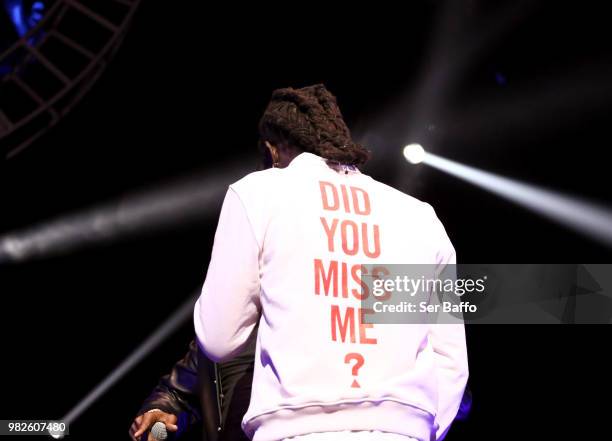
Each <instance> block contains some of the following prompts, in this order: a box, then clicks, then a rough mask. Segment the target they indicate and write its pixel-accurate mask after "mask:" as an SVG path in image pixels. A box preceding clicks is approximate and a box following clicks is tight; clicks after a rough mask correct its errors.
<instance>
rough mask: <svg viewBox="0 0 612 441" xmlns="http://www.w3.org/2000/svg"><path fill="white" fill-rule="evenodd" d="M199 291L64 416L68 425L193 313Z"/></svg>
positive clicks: (63, 419)
mask: <svg viewBox="0 0 612 441" xmlns="http://www.w3.org/2000/svg"><path fill="white" fill-rule="evenodd" d="M199 294H200V293H199V292H198V293H197V294H196V295H194V296H192V297H190V298H189V300H187V301H186V302H185V303H184V304H183V305H182V306H181V307H179V308H178V309H177V310H176V311H175V312H174V313H173V314H172V315H171V316H170V318H169V319H168V320H166V322H164V323H163V324H162V325H161V326H160V327H159V328H157V330H156V331H155V332H153V334H151V335H150V336H149V337H148V338H147V339H146V340H145V341H144V342H143V343H142V344H141V345H140V346H138V347H137V348H136V349H135V350H134V351H133V352H132V353H131V354H130V355H129V356H128V357H127V358H126V359H125V360H123V361H122V362H121V364H119V366H117V367H116V368H115V369H114V370H113V371H112V372H111V373H110V374H108V376H107V377H106V378H104V380H102V381H101V382H100V384H98V385H97V386H96V387H95V388H94V389H93V390H92V391H91V392H89V393H88V394H87V395H86V396H85V397H84V398H83V399H82V400H81V401H79V402H78V403H77V404H76V405H75V406H74V407H73V408H72V409H71V410H70V411H69V412H68V413H67V414H66V416H64V418H62V420H61V421H64V422H65V423H66V424H67V425H70V424H72V423H73V422H74V421H75V420H76V419H77V418H78V417H79V416H81V415H82V414H83V413H84V412H85V411H86V410H87V409H88V408H89V407H90V406H91V405H92V404H93V403H94V402H95V401H96V400H98V399H99V398H100V397H102V395H104V394H105V393H106V392H107V391H108V390H109V389H110V388H111V387H113V386H114V385H115V384H116V383H117V382H118V381H119V380H120V379H121V378H123V376H124V375H125V374H127V373H128V372H129V371H130V370H131V369H132V368H134V367H135V366H136V365H137V364H138V363H140V362H141V361H142V360H143V359H144V358H145V357H146V356H147V355H149V354H150V353H151V352H152V351H153V350H154V349H155V348H157V346H159V345H160V344H161V343H162V342H163V341H164V340H165V339H166V338H167V337H168V336H170V335H171V334H172V333H173V332H174V331H176V329H177V328H178V327H179V326H180V325H181V324H183V323H184V322H185V321H187V320H188V319H190V318H191V317H192V315H193V308H194V305H195V302H196V300H197V298H198V296H199Z"/></svg>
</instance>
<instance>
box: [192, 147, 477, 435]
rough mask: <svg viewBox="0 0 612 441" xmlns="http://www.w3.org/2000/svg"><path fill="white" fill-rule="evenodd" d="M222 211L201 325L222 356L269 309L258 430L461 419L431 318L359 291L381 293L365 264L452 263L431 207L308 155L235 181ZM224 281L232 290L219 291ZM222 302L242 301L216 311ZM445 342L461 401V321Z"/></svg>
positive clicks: (399, 425)
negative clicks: (445, 383)
mask: <svg viewBox="0 0 612 441" xmlns="http://www.w3.org/2000/svg"><path fill="white" fill-rule="evenodd" d="M230 195H231V196H230ZM224 211H225V214H223V213H222V215H221V220H220V223H219V229H218V232H217V236H216V237H215V249H214V250H213V257H212V260H211V267H209V273H208V276H207V281H206V283H205V286H204V290H203V296H202V298H201V299H200V302H199V303H200V304H199V306H198V307H197V308H196V316H197V313H198V311H200V313H201V314H203V315H205V316H206V317H203V318H202V320H201V321H198V319H197V318H196V330H197V331H198V336H199V337H200V341H201V342H202V345H203V347H204V350H205V351H207V353H209V355H211V356H212V357H213V358H215V357H216V358H218V359H222V358H225V357H229V356H231V355H232V354H233V353H235V352H236V350H237V348H239V347H240V345H241V344H243V341H245V339H246V338H248V333H249V332H250V330H251V329H252V328H253V326H254V323H255V322H257V319H258V318H259V314H262V319H261V322H260V327H259V333H258V341H257V350H256V357H255V373H254V379H253V389H252V397H251V403H250V407H249V411H248V412H247V414H246V415H245V418H244V421H243V426H244V428H245V431H246V432H247V434H248V435H249V436H251V437H254V439H257V440H270V441H273V440H278V439H283V438H287V437H290V436H297V435H302V434H306V433H310V432H328V431H341V430H380V431H385V432H391V433H399V434H404V435H406V436H412V437H415V438H426V439H429V437H430V434H431V432H432V431H435V430H436V429H437V425H438V424H440V425H442V424H444V425H445V426H448V424H450V421H442V422H438V421H437V419H436V415H437V414H439V409H438V407H439V402H438V390H439V387H438V382H439V376H438V375H437V371H438V370H439V369H438V368H439V365H440V363H439V362H438V361H437V360H436V358H437V357H438V355H437V352H438V351H436V347H435V345H434V342H433V341H432V332H431V329H430V327H429V326H428V325H426V324H415V325H391V324H384V325H366V324H363V323H362V320H361V316H362V314H364V313H366V312H365V311H362V310H361V300H362V299H364V298H365V297H366V296H368V295H370V293H369V292H368V290H367V289H366V288H365V287H364V286H363V284H362V283H361V271H362V265H363V264H372V263H381V264H408V263H415V264H416V263H418V264H423V263H428V264H435V265H438V266H440V267H443V266H444V265H446V264H448V263H454V258H455V257H454V250H453V247H452V245H451V243H450V241H449V240H448V237H447V235H446V233H445V231H444V229H443V227H442V225H441V224H440V222H439V221H438V219H437V218H436V216H435V214H434V212H433V210H432V209H431V207H430V206H429V205H427V204H424V203H422V202H420V201H418V200H416V199H414V198H412V197H410V196H408V195H405V194H403V193H401V192H399V191H397V190H395V189H393V188H391V187H389V186H386V185H384V184H382V183H379V182H377V181H375V180H374V179H372V178H370V177H368V176H366V175H363V174H361V173H359V171H357V170H356V169H354V168H351V167H350V166H329V165H328V163H327V162H326V161H325V160H324V159H323V158H320V157H318V156H316V155H313V154H309V153H302V154H300V155H299V156H297V157H296V158H295V159H294V160H293V161H292V162H291V164H290V165H289V166H288V167H286V168H284V169H271V170H267V171H263V172H256V173H252V174H250V175H248V176H247V177H245V178H243V179H242V180H240V181H238V182H236V183H235V184H233V185H232V186H230V190H229V192H228V197H227V198H226V203H225V204H224ZM224 219H227V221H224ZM228 235H230V236H232V237H233V239H228V238H227V237H226V236H228ZM238 241H239V242H240V244H239V243H238ZM238 246H240V247H244V248H243V249H242V250H241V251H240V250H236V247H238ZM224 277H227V278H233V279H234V280H233V281H227V280H224ZM219 290H222V291H224V296H225V297H223V296H222V295H220V294H217V295H216V298H213V296H215V294H214V293H216V292H217V293H218V292H219ZM236 291H239V292H242V293H243V294H242V295H240V294H235V292H236ZM207 294H212V295H210V296H209V295H207ZM207 298H209V301H207V300H206V299H207ZM224 302H226V303H227V302H229V303H230V305H227V304H226V305H225V306H221V305H222V304H223V303H224ZM221 308H226V309H228V310H229V309H231V310H232V311H233V312H231V313H229V314H227V315H223V314H219V313H218V312H215V311H218V310H219V309H221ZM198 328H199V329H198ZM442 340H443V341H442V343H443V345H445V346H446V349H447V350H448V351H450V353H451V355H452V356H453V357H454V360H452V363H450V364H453V363H454V364H455V366H450V364H449V369H450V371H452V376H453V378H455V379H458V382H457V385H456V390H450V391H449V390H444V391H443V393H444V394H451V395H452V401H453V403H452V404H451V408H452V407H454V406H455V401H456V406H457V407H458V404H459V401H460V399H461V393H462V392H463V387H464V386H465V379H466V377H467V362H466V357H465V338H464V334H463V328H462V326H448V330H447V331H446V332H445V335H444V338H443V339H442ZM353 362H355V363H359V364H360V367H359V368H358V375H353V373H354V370H353ZM457 395H458V396H457ZM454 411H455V412H456V409H455V410H454ZM450 412H451V413H452V409H451V411H450ZM452 417H454V414H453V415H452ZM452 417H450V419H451V420H452ZM445 419H448V417H447V416H445ZM445 429H446V427H443V430H445Z"/></svg>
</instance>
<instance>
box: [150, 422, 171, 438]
mask: <svg viewBox="0 0 612 441" xmlns="http://www.w3.org/2000/svg"><path fill="white" fill-rule="evenodd" d="M151 436H152V437H153V438H155V439H156V440H158V441H164V440H165V439H166V438H168V432H167V431H166V425H165V424H164V423H162V422H160V421H158V422H156V423H155V424H153V427H151Z"/></svg>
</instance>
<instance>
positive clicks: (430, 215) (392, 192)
mask: <svg viewBox="0 0 612 441" xmlns="http://www.w3.org/2000/svg"><path fill="white" fill-rule="evenodd" d="M371 179H372V178H371ZM372 181H373V182H374V185H376V186H378V188H379V189H380V190H381V191H382V192H383V193H384V194H386V195H387V197H388V198H389V199H390V200H389V202H390V203H392V204H393V205H395V206H396V207H397V208H398V209H403V210H408V211H410V213H411V217H413V216H415V215H416V216H418V217H422V218H425V219H429V220H433V219H436V220H437V219H438V218H437V216H436V213H435V211H434V209H433V207H432V206H431V205H430V204H428V203H427V202H423V201H421V200H420V199H417V198H415V197H414V196H411V195H409V194H407V193H404V192H403V191H401V190H398V189H397V188H394V187H391V186H390V185H387V184H385V183H383V182H380V181H377V180H375V179H372Z"/></svg>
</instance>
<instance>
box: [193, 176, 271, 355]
mask: <svg viewBox="0 0 612 441" xmlns="http://www.w3.org/2000/svg"><path fill="white" fill-rule="evenodd" d="M259 256H260V247H259V245H258V243H257V240H256V239H255V235H254V232H253V229H252V227H251V224H250V222H249V219H248V217H247V213H246V210H245V207H244V205H243V204H242V201H241V200H240V198H239V196H238V194H237V193H236V192H235V191H234V190H233V189H232V187H230V188H229V190H228V191H227V194H226V196H225V200H224V201H223V207H222V208H221V215H220V217H219V224H218V226H217V231H216V233H215V240H214V244H213V249H212V255H211V260H210V264H209V266H208V272H207V274H206V280H205V281H204V287H203V288H202V294H201V296H200V298H199V299H198V301H197V302H196V305H195V310H194V325H195V331H196V335H197V338H198V343H199V344H200V346H201V347H202V349H203V351H204V353H205V354H206V355H207V356H208V357H209V358H210V359H211V360H213V361H215V362H220V361H225V360H228V359H231V358H232V357H233V356H235V355H237V354H238V353H240V352H241V350H242V349H243V348H244V346H245V345H246V343H247V340H248V338H249V336H250V335H251V333H252V332H253V330H254V328H255V326H256V324H257V322H258V320H259V316H260V311H261V305H260V301H259V291H260V283H259Z"/></svg>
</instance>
